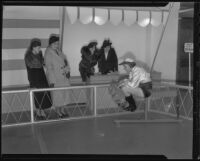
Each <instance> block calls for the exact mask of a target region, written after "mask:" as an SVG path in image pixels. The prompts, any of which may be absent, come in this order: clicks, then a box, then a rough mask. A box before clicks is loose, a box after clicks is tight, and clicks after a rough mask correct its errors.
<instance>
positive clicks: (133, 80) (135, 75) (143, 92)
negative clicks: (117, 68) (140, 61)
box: [119, 58, 152, 111]
mask: <svg viewBox="0 0 200 161" xmlns="http://www.w3.org/2000/svg"><path fill="white" fill-rule="evenodd" d="M119 65H123V67H124V70H125V71H126V72H127V73H128V74H129V78H128V79H123V80H121V81H120V82H119V87H120V88H121V89H122V91H123V92H124V94H125V96H126V98H125V99H126V101H127V102H128V103H129V106H128V107H126V108H125V110H130V111H135V110H136V108H137V107H136V103H135V100H134V97H143V98H146V97H149V96H150V95H151V89H152V81H151V78H150V74H149V73H147V72H146V71H145V70H144V69H143V68H141V67H138V66H136V62H135V60H133V59H130V58H127V59H125V61H124V62H122V63H120V64H119Z"/></svg>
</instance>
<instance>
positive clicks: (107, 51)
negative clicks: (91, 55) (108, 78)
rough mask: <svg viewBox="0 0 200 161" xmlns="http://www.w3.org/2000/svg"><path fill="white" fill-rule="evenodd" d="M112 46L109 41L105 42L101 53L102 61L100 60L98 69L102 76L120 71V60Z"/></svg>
mask: <svg viewBox="0 0 200 161" xmlns="http://www.w3.org/2000/svg"><path fill="white" fill-rule="evenodd" d="M111 45H112V43H111V42H110V40H109V39H107V40H104V42H103V45H102V47H101V49H100V51H99V55H100V59H99V60H98V68H99V72H100V73H101V74H108V73H112V72H117V71H118V58H117V55H116V52H115V49H114V48H113V47H111Z"/></svg>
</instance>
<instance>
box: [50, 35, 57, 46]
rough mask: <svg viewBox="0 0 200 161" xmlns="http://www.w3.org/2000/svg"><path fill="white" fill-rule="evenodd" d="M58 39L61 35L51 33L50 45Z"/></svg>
mask: <svg viewBox="0 0 200 161" xmlns="http://www.w3.org/2000/svg"><path fill="white" fill-rule="evenodd" d="M56 41H59V36H56V35H51V36H50V37H49V45H51V44H52V43H54V42H56Z"/></svg>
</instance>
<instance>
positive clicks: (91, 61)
mask: <svg viewBox="0 0 200 161" xmlns="http://www.w3.org/2000/svg"><path fill="white" fill-rule="evenodd" d="M96 46H97V42H96V41H92V42H90V43H89V44H88V45H86V46H83V47H82V48H81V58H82V59H81V61H80V63H79V71H80V74H81V78H82V81H83V82H84V83H85V84H88V83H89V82H90V76H91V75H94V66H95V65H96V64H97V60H98V56H99V53H98V49H97V48H96Z"/></svg>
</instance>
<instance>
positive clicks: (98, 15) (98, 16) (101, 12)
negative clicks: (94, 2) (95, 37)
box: [94, 8, 108, 25]
mask: <svg viewBox="0 0 200 161" xmlns="http://www.w3.org/2000/svg"><path fill="white" fill-rule="evenodd" d="M94 15H95V16H94V22H95V23H96V24H97V25H103V24H105V23H106V21H107V20H108V10H107V9H97V8H95V14H94Z"/></svg>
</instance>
